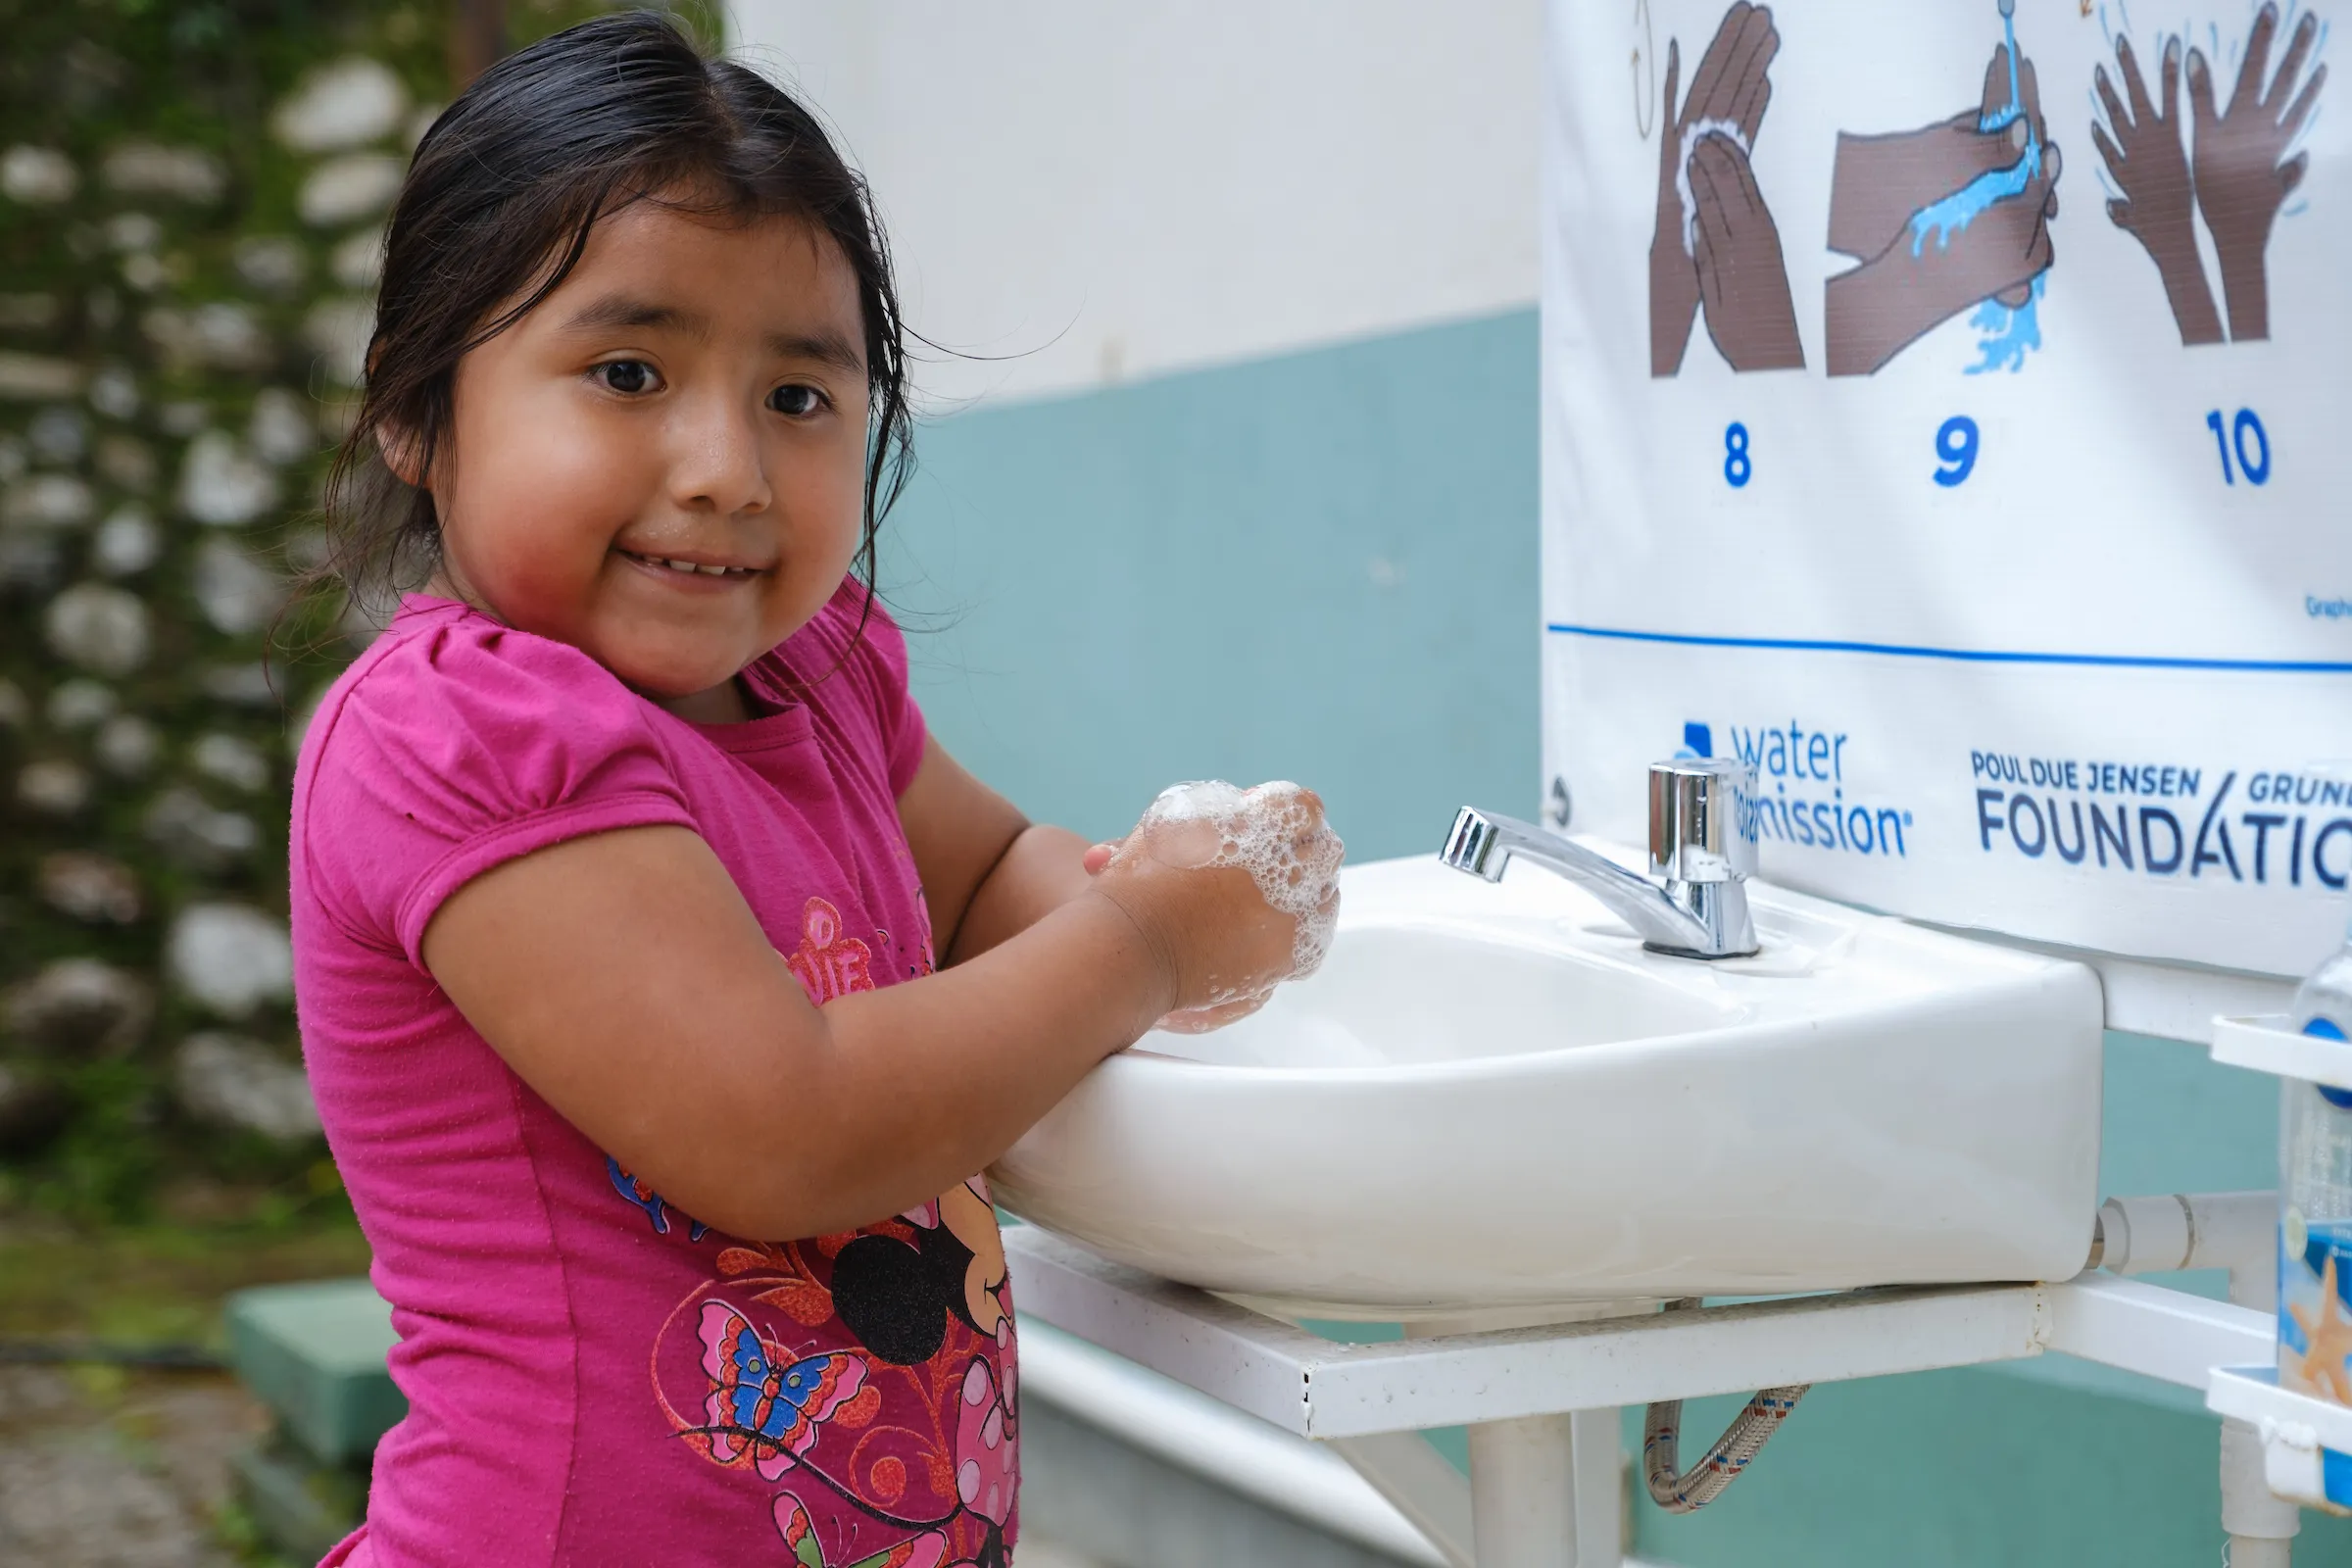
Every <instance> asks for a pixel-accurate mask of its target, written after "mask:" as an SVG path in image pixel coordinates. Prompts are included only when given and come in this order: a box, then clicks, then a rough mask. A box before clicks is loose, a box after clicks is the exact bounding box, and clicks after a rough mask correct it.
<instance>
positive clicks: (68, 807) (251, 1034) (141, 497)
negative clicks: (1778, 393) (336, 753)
mask: <svg viewBox="0 0 2352 1568" xmlns="http://www.w3.org/2000/svg"><path fill="white" fill-rule="evenodd" d="M597 9H601V6H599V5H598V4H597V3H596V0H548V3H545V4H539V3H529V0H519V3H517V4H515V5H514V6H512V7H511V8H510V16H509V19H508V20H509V29H510V33H511V35H512V36H513V37H514V38H515V39H517V40H519V39H523V38H528V37H532V36H537V35H540V34H543V33H545V32H548V31H552V30H554V29H555V28H556V27H558V26H561V25H566V24H568V23H569V22H572V21H575V20H578V19H579V18H580V17H581V16H584V15H587V14H589V13H591V12H593V11H595V10H597ZM449 25H450V17H449V15H448V7H447V5H446V3H444V4H414V3H413V4H386V3H372V4H370V3H366V0H342V3H335V0H172V3H170V4H164V3H159V0H46V3H43V0H0V29H4V30H5V34H6V36H7V37H8V38H9V45H8V48H7V50H6V52H5V59H4V61H0V1204H5V1203H6V1202H7V1201H35V1202H40V1203H42V1204H45V1205H48V1206H59V1207H67V1208H74V1209H81V1210H85V1211H87V1210H92V1209H96V1210H108V1211H115V1212H122V1211H126V1210H135V1209H136V1208H137V1207H138V1206H139V1205H140V1204H141V1203H142V1202H143V1201H145V1199H146V1198H147V1197H148V1195H149V1194H151V1192H152V1191H153V1190H154V1187H155V1184H156V1182H157V1181H158V1179H159V1178H161V1177H164V1176H166V1175H168V1174H171V1173H173V1172H180V1171H192V1172H203V1173H207V1174H209V1175H212V1176H215V1177H224V1178H229V1179H236V1180H244V1181H286V1180H293V1181H297V1182H299V1181H300V1180H301V1178H302V1177H303V1176H304V1174H305V1173H306V1172H307V1173H308V1174H309V1176H310V1177H311V1179H312V1181H313V1182H314V1183H315V1184H317V1185H319V1186H321V1187H331V1185H332V1173H331V1167H329V1166H327V1165H325V1164H324V1163H323V1161H322V1159H321V1154H322V1152H323V1151H322V1146H321V1144H320V1142H319V1136H318V1126H319V1122H318V1112H317V1109H316V1107H315V1106H314V1105H313V1104H312V1102H311V1097H310V1092H309V1089H308V1086H307V1084H306V1082H305V1080H304V1078H303V1076H302V1070H301V1063H300V1055H299V1051H298V1047H297V1042H296V1038H295V1029H294V1017H293V1008H292V974H291V961H290V955H289V951H288V946H287V937H286V893H285V862H286V856H285V829H286V790H287V786H288V782H289V775H290V773H291V770H292V761H293V754H294V748H295V747H296V746H297V745H298V744H299V742H300V739H301V733H302V726H303V721H304V719H305V718H306V717H307V715H308V712H309V709H310V706H311V705H312V704H313V703H315V702H316V701H317V699H318V697H319V693H320V692H321V691H322V690H323V689H324V687H325V686H326V684H327V683H328V682H329V681H330V680H331V679H332V678H333V676H334V674H335V673H336V671H337V670H338V669H339V668H340V667H341V666H342V664H343V662H345V661H347V660H348V659H349V658H350V657H351V656H352V655H353V653H355V652H356V651H357V649H358V648H359V647H361V646H364V644H365V641H366V639H367V637H368V633H369V628H368V626H367V625H365V624H364V623H362V622H361V621H359V620H358V619H357V618H356V617H353V616H350V615H347V614H344V613H340V611H339V608H338V605H337V603H335V602H334V601H333V600H332V599H331V597H329V598H325V599H321V598H320V597H319V596H313V597H312V598H310V599H306V600H305V602H304V603H302V604H299V605H289V593H290V588H289V583H290V580H291V579H292V577H293V576H294V575H295V574H297V573H298V572H299V571H300V570H301V569H302V568H303V567H305V566H306V565H308V564H312V563H314V562H315V561H316V560H317V559H318V553H319V538H320V535H319V531H318V529H319V518H318V516H317V514H316V507H317V503H318V497H319V484H320V481H321V479H322V477H323V475H324V472H325V468H326V466H327V463H328V461H329V459H330V457H331V453H332V448H333V446H334V444H335V443H336V442H337V441H338V440H339V438H340V437H341V435H342V432H343V430H344V428H345V425H346V423H347V421H348V419H349V417H350V411H351V409H352V407H353V398H354V396H355V387H356V383H357V382H358V379H359V377H360V375H361V370H362V362H363V358H364V354H365V350H366V345H367V337H368V329H369V326H370V324H371V319H372V312H373V304H372V296H371V290H372V288H373V285H374V282H375V276H376V269H377V265H378V252H379V247H380V237H381V224H382V220H383V215H384V213H385V211H386V209H387V208H388V207H389V206H390V203H391V200H392V198H393V195H394V193H395V191H396V190H397V189H398V186H399V183H400V179H401V176H402V172H403V171H404V169H405V167H406V159H407V154H408V152H409V150H410V148H411V147H413V146H414V144H415V142H416V140H417V137H418V136H419V135H421V134H422V132H423V129H424V127H425V126H426V125H427V124H429V123H431V119H432V117H433V115H434V114H435V113H436V112H437V110H438V108H439V106H440V105H441V104H442V103H443V102H445V101H446V99H447V98H448V96H449V94H450V84H449V80H448V75H447V69H446V66H445V64H444V62H445V61H446V59H447V58H448V53H447V49H446V47H445V40H446V36H447V32H448V29H449Z"/></svg>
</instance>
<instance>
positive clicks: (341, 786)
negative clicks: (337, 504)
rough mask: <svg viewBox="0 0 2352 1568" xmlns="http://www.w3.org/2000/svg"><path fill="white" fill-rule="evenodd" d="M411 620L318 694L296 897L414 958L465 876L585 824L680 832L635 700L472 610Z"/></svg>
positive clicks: (591, 665) (669, 777) (594, 829)
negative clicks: (304, 884) (300, 890)
mask: <svg viewBox="0 0 2352 1568" xmlns="http://www.w3.org/2000/svg"><path fill="white" fill-rule="evenodd" d="M422 619H423V624H420V625H418V626H417V627H416V628H415V629H414V630H410V629H409V628H406V627H401V626H398V625H396V626H395V628H394V630H393V631H392V632H391V633H388V634H387V635H386V637H385V639H384V641H385V642H394V641H395V639H398V641H397V644H396V646H394V647H392V648H390V649H388V650H383V657H381V658H369V659H365V660H363V662H362V663H361V664H360V665H356V666H354V668H353V670H352V672H351V674H350V675H349V676H347V677H346V682H347V684H345V685H344V686H343V687H342V688H340V689H339V690H338V691H336V692H335V693H333V694H330V698H329V701H328V703H327V704H326V705H325V707H324V708H323V709H322V711H320V713H319V717H318V719H316V720H314V721H313V724H312V730H311V734H310V735H309V736H308V737H307V740H308V743H309V744H308V745H307V746H306V748H305V750H306V753H307V754H308V755H307V756H306V757H305V759H304V764H305V765H304V773H305V776H304V777H303V778H302V779H301V780H300V781H299V783H298V790H297V796H298V800H299V803H300V809H299V813H298V817H299V821H300V824H301V827H300V831H301V834H302V840H301V844H300V846H299V853H298V856H297V863H298V864H300V865H301V866H302V867H303V870H304V874H305V875H306V877H307V878H308V880H309V883H310V891H311V893H312V895H313V896H314V897H315V898H316V899H317V900H318V902H319V906H320V907H322V908H323V909H324V910H325V911H326V912H327V913H328V914H330V915H331V916H333V917H334V918H335V919H336V921H337V922H338V923H339V924H341V925H342V926H343V927H344V928H345V929H346V930H347V931H348V932H350V933H351V934H352V935H353V936H354V937H356V938H359V939H361V940H363V941H371V942H375V943H380V944H383V945H387V946H391V947H396V948H398V949H399V950H400V951H401V952H402V953H403V954H405V955H406V956H407V957H408V959H409V961H410V962H412V963H414V964H416V965H417V967H418V968H422V967H423V959H422V944H423V940H424V929H425V927H426V925H427V924H429V923H430V922H431V920H432V917H433V915H434V913H435V912H436V911H438V910H439V908H440V907H441V905H442V903H443V901H444V900H446V899H447V898H448V897H449V896H450V895H451V894H452V893H455V892H456V891H457V890H458V889H459V888H461V887H463V886H465V885H466V883H467V882H469V881H471V880H472V879H473V878H475V877H477V876H480V875H481V874H482V873H483V872H485V871H488V870H490V869H492V868H493V867H495V866H498V865H501V864H503V863H505V862H506V861H508V860H512V859H516V858H520V857H522V856H525V855H529V854H531V853H532V852H533V851H536V850H541V849H545V848H547V847H548V846H549V845H552V844H557V843H561V842H563V841H564V840H566V839H572V838H579V837H583V836H585V835H587V834H591V833H602V832H609V831H612V830H613V829H615V828H623V827H639V826H648V825H653V824H658V823H670V824H676V825H679V826H684V827H693V826H695V825H696V824H695V820H694V816H693V814H692V812H691V811H690V810H689V809H688V808H687V804H686V798H685V793H684V791H683V790H682V789H681V788H680V787H679V784H678V781H677V777H676V773H675V770H674V769H673V767H672V766H671V764H670V761H669V759H668V755H667V753H666V752H665V750H664V749H663V747H662V744H661V741H660V739H659V738H658V737H657V735H656V734H655V732H654V728H653V726H652V724H651V723H650V722H649V721H648V718H647V714H646V711H645V707H644V705H643V704H642V703H641V702H640V701H639V699H638V698H637V697H636V696H634V695H633V694H632V693H630V692H629V690H628V689H627V688H626V687H624V686H623V685H621V683H620V682H619V681H618V680H617V679H616V678H615V677H614V676H613V674H612V673H611V672H610V671H609V670H607V669H605V668H604V667H603V666H602V665H599V664H598V663H597V662H595V661H594V660H592V659H590V658H589V657H588V656H587V655H585V654H583V653H581V652H580V651H579V650H578V649H575V648H570V647H567V646H565V645H564V644H562V643H557V642H552V641H549V640H548V639H546V638H542V637H534V636H531V635H529V634H527V633H522V632H515V631H512V630H509V629H508V628H505V627H502V626H499V625H497V624H496V623H495V622H492V621H489V620H488V619H486V618H485V617H482V616H479V615H472V614H466V613H456V612H452V613H449V614H434V615H428V616H425V617H422ZM369 652H370V654H371V655H372V654H374V653H376V652H377V650H370V651H369Z"/></svg>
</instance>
